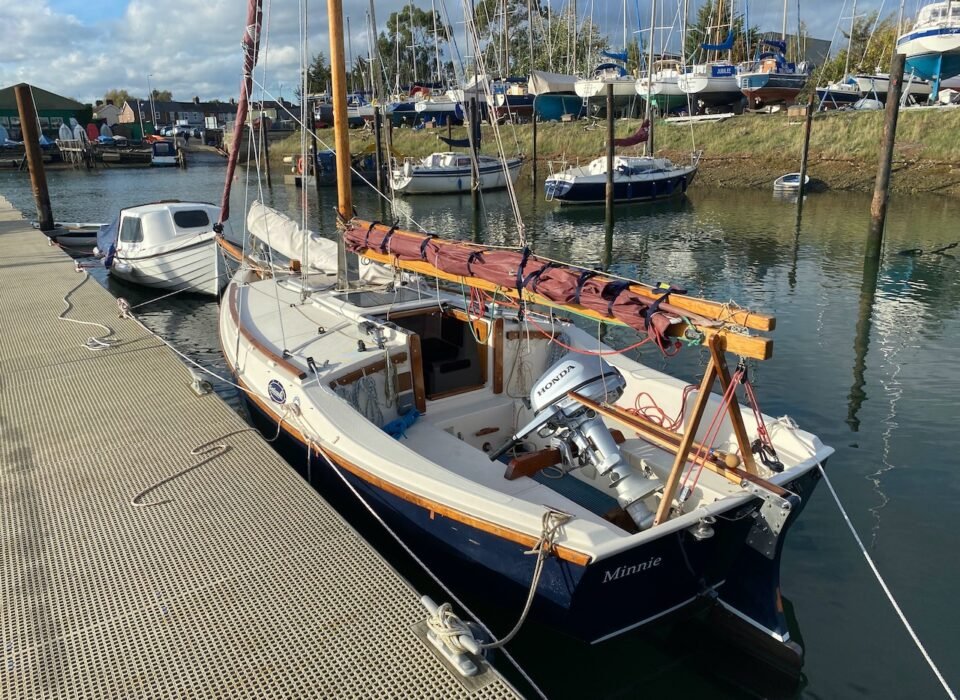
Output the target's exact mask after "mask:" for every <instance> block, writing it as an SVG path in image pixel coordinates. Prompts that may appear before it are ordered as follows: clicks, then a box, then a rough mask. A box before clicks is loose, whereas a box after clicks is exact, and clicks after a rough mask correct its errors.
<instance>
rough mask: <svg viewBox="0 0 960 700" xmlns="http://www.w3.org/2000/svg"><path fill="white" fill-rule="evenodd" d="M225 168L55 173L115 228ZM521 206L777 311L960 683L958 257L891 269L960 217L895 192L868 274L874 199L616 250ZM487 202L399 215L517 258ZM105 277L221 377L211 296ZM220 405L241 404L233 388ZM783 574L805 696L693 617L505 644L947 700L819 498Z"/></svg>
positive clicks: (820, 493) (502, 213)
mask: <svg viewBox="0 0 960 700" xmlns="http://www.w3.org/2000/svg"><path fill="white" fill-rule="evenodd" d="M223 174H224V169H223V167H222V164H221V163H218V162H216V161H213V162H210V163H208V164H196V165H194V167H191V168H190V169H188V170H186V171H156V170H100V171H95V172H90V173H86V172H54V173H49V174H48V180H49V183H50V189H51V194H52V196H51V199H52V203H53V208H54V214H55V216H56V218H57V219H59V220H64V221H76V220H103V221H105V220H108V219H110V218H111V217H112V216H114V215H115V214H116V212H117V210H118V209H119V208H120V207H121V206H128V205H132V204H139V203H142V202H145V201H151V200H156V199H171V198H180V199H192V198H193V199H203V200H207V201H214V202H219V198H220V192H221V190H222V186H223ZM246 178H247V174H246V172H245V171H242V170H241V171H239V174H238V179H237V183H236V188H235V192H234V196H233V200H232V202H233V204H232V206H233V210H234V212H235V215H234V219H235V221H234V226H235V233H236V232H237V231H239V225H240V222H241V220H242V213H243V212H244V210H245V202H246V201H248V199H250V198H252V197H253V196H255V190H254V189H251V190H249V191H245V187H244V185H245V182H246ZM279 179H280V178H279V174H278V173H275V181H276V180H279ZM0 193H2V194H3V195H4V196H6V197H7V198H8V199H10V200H11V201H12V202H13V204H14V205H15V206H18V207H19V208H21V209H23V210H24V211H26V212H28V216H31V217H32V215H33V212H34V211H35V210H34V208H33V204H32V201H31V199H30V197H31V195H30V187H29V181H28V179H27V177H26V176H25V175H23V174H18V173H0ZM519 194H520V203H521V209H522V213H523V217H524V220H525V222H526V238H527V240H528V241H529V242H531V243H533V244H534V245H535V247H536V250H537V252H538V253H541V254H544V255H548V256H551V257H557V258H563V259H566V260H570V261H572V262H575V263H579V264H582V265H600V264H602V263H603V262H604V261H605V258H606V257H607V256H609V259H610V260H611V261H612V262H611V269H612V270H613V271H615V272H617V273H620V274H624V275H629V276H633V277H638V278H640V279H642V280H645V281H648V282H659V281H664V282H668V281H669V282H673V283H674V284H677V285H680V286H684V287H686V288H687V289H689V290H690V292H691V293H695V294H702V295H705V296H708V297H712V298H715V299H718V300H721V301H728V300H729V301H731V302H734V303H739V304H741V305H743V306H748V307H751V308H755V309H758V310H763V311H767V312H771V313H774V314H776V316H777V330H776V332H775V333H774V338H775V351H774V357H773V359H771V360H769V361H767V362H764V363H761V364H756V365H754V367H753V369H752V371H753V374H752V378H753V381H754V383H755V385H756V386H757V389H758V393H759V396H760V401H761V404H762V407H763V409H764V411H765V412H767V413H769V414H771V415H775V416H781V415H789V416H791V417H792V418H793V419H795V420H796V421H797V422H798V423H800V424H801V425H802V426H803V427H804V428H805V429H807V430H810V431H811V432H814V433H816V434H818V435H819V436H820V437H821V438H822V440H823V441H824V442H826V443H828V444H830V445H832V446H834V447H835V448H836V450H837V453H836V455H835V456H834V457H833V458H832V459H831V460H830V463H829V465H828V470H829V474H830V477H831V479H832V480H833V483H834V484H835V486H836V488H837V491H838V492H839V494H840V496H841V498H842V499H843V502H844V504H845V506H846V508H847V511H848V513H849V515H850V518H851V520H852V521H853V523H854V525H855V526H856V527H857V529H858V530H859V532H860V534H861V537H862V538H863V540H864V543H865V544H866V545H867V547H868V548H869V551H870V555H871V556H872V557H873V558H874V560H875V561H876V563H877V565H878V567H879V569H880V571H881V572H882V573H883V575H884V576H885V577H886V580H887V582H888V584H889V586H890V588H891V590H892V591H893V592H894V594H895V595H896V596H897V598H898V600H899V602H900V604H901V606H902V608H903V610H904V612H905V613H906V615H907V616H908V617H909V619H910V620H911V621H912V623H913V625H914V627H915V629H916V631H917V633H918V634H919V636H920V638H921V639H922V640H923V641H924V642H925V644H926V645H927V648H928V650H929V651H930V653H931V654H932V656H933V658H934V659H935V660H936V661H937V662H938V663H939V664H940V667H941V669H942V670H943V671H944V672H945V673H946V676H947V679H948V680H949V681H951V682H952V684H953V685H954V686H957V685H960V670H958V669H960V645H958V644H957V643H956V632H957V630H958V629H960V611H958V608H957V606H955V605H954V604H953V601H952V596H951V591H952V589H953V588H954V586H955V582H956V581H957V580H958V579H960V558H958V557H957V556H956V555H955V552H956V550H955V549H954V548H955V547H956V544H957V537H956V534H955V532H956V531H955V530H954V522H953V515H954V513H955V512H956V503H957V500H958V497H960V477H958V468H960V465H958V457H957V455H958V454H960V431H958V430H957V429H956V426H957V423H958V420H960V407H958V402H957V398H956V397H957V395H958V391H960V368H958V365H957V363H956V362H955V360H956V358H957V356H958V353H957V350H956V347H957V345H958V343H960V322H958V318H957V316H958V313H957V309H958V301H960V277H958V274H957V273H958V272H960V259H957V258H955V257H953V256H952V255H949V254H947V255H920V256H902V255H898V254H897V251H900V250H902V249H907V248H922V249H925V250H930V249H934V248H937V247H939V246H943V245H945V244H947V243H950V242H952V241H954V240H957V239H958V238H960V228H958V227H957V225H956V222H957V221H958V220H960V204H958V203H956V202H954V201H951V200H948V199H941V198H932V197H901V198H894V199H893V200H892V202H891V205H890V218H889V221H888V225H887V234H886V241H885V252H884V257H883V259H882V261H881V263H880V265H879V268H878V269H875V270H872V269H870V267H869V266H868V267H867V268H866V269H865V266H864V261H863V254H864V244H865V238H866V229H867V223H868V219H869V198H868V197H867V196H864V195H859V194H849V193H823V194H816V195H811V196H809V197H808V198H807V200H806V202H805V204H804V207H803V215H802V218H798V217H797V210H796V206H795V205H794V204H793V203H791V202H789V201H783V200H776V199H774V198H773V196H772V195H771V194H770V193H768V192H766V191H759V190H751V191H736V190H707V189H703V188H698V187H696V186H695V187H694V188H693V189H692V190H691V192H690V194H689V197H688V198H686V199H683V200H679V201H675V202H670V203H666V204H658V205H653V206H651V205H636V206H631V207H625V208H621V209H619V210H618V213H617V214H618V215H617V222H616V225H615V230H614V236H613V239H612V243H611V246H610V250H609V251H606V250H605V236H604V226H603V211H602V209H569V210H568V209H560V208H559V207H558V206H557V205H555V204H551V203H547V202H544V201H543V200H542V198H541V197H540V196H538V193H536V192H534V191H532V190H531V188H530V187H529V185H523V186H521V187H520V193H519ZM297 195H298V191H297V190H295V189H294V188H292V187H284V186H282V185H278V186H275V187H274V189H273V192H272V193H271V192H268V193H266V197H267V199H268V200H269V201H271V202H272V203H274V204H275V205H276V206H278V207H280V208H282V209H285V210H287V211H288V212H289V213H290V214H291V215H293V216H299V213H298V212H299V211H300V210H301V208H302V203H301V202H300V201H299V200H298V198H297ZM355 200H356V201H355V206H356V207H357V209H358V210H359V211H360V212H361V213H362V214H363V215H365V216H367V217H370V218H381V219H383V220H392V219H393V216H391V215H390V214H389V212H388V211H387V210H386V209H381V207H380V204H379V203H378V201H377V200H376V199H375V198H374V197H372V196H371V195H369V194H366V193H364V192H357V194H356V196H355ZM334 206H335V192H334V191H333V190H330V191H327V192H324V193H323V194H322V196H321V197H320V198H319V199H318V198H317V197H316V195H315V194H313V193H312V192H311V193H310V197H309V202H308V209H309V211H310V214H311V219H312V220H313V221H314V222H315V223H314V224H313V226H314V228H316V229H317V230H327V231H330V230H332V228H331V227H332V226H333V207H334ZM483 206H484V211H483V212H482V213H481V214H478V215H475V214H474V212H473V211H472V208H471V204H470V199H469V198H468V197H436V196H434V197H427V198H422V199H410V200H408V201H406V202H404V203H403V204H402V206H399V207H398V208H397V213H396V214H395V216H398V217H400V218H401V220H405V219H407V218H412V219H414V220H416V221H418V222H420V223H421V224H423V225H424V226H425V227H427V228H428V229H431V230H436V231H438V232H441V233H443V234H444V235H447V236H454V237H461V238H474V239H477V240H481V241H486V242H491V243H497V244H500V243H508V244H513V243H516V242H517V241H518V232H517V227H516V225H515V222H514V221H513V217H512V215H511V213H510V208H509V205H508V200H507V198H506V195H505V194H502V193H499V194H487V195H485V196H484V197H483ZM958 250H960V249H958ZM97 275H98V277H99V278H100V279H101V281H104V280H103V275H102V274H99V273H97ZM105 283H108V286H109V288H110V290H111V291H112V292H114V293H115V294H119V295H124V296H126V297H127V298H128V299H129V300H130V301H131V303H134V304H143V303H146V305H144V306H142V307H140V308H139V309H138V312H139V313H140V314H141V317H142V318H143V319H144V321H145V322H146V323H148V324H149V325H150V326H151V327H152V328H154V329H155V330H156V331H157V332H158V333H160V334H162V335H163V336H164V337H166V338H168V339H169V340H170V341H171V342H173V343H174V344H175V345H176V346H177V347H178V348H180V349H181V350H182V351H183V352H185V353H187V354H188V355H190V356H191V357H193V358H195V359H196V360H198V361H200V362H202V363H204V364H205V365H209V366H211V367H213V368H215V369H218V370H220V371H222V370H223V361H222V358H221V357H220V353H219V345H218V340H217V337H216V322H215V319H216V314H217V310H216V306H215V304H214V303H213V302H208V301H203V300H199V299H193V298H187V297H184V296H179V297H173V298H170V299H166V300H161V301H156V302H152V303H149V302H150V301H151V299H153V298H155V297H156V296H157V294H156V293H155V292H150V291H141V290H138V289H136V288H133V287H129V286H125V285H121V284H119V283H117V282H115V281H112V280H110V281H109V282H106V281H105ZM615 334H616V332H614V335H615ZM624 338H625V339H626V336H624ZM643 358H644V360H645V361H646V362H649V363H651V364H652V365H654V366H657V367H663V368H665V369H667V370H668V371H670V372H671V373H673V374H676V375H678V376H681V377H684V378H686V379H688V380H691V381H694V380H696V378H697V375H698V372H699V371H700V370H701V369H702V367H703V366H704V365H705V362H706V359H705V353H704V352H703V351H698V350H693V351H687V352H684V353H681V355H680V356H679V357H677V358H674V359H664V358H662V357H660V356H658V355H655V354H654V353H653V352H646V351H645V352H643ZM218 390H219V391H220V392H221V394H222V395H224V396H225V398H227V399H228V400H231V401H233V402H234V403H235V404H236V396H235V394H234V393H233V392H232V391H231V389H230V387H229V386H228V385H224V384H221V385H219V386H218ZM345 507H346V508H347V510H352V509H350V507H349V506H345ZM364 531H365V532H366V533H367V534H368V535H369V536H371V537H373V538H374V539H375V540H376V543H377V546H378V547H380V548H381V549H382V550H383V551H385V552H386V553H387V556H388V557H389V558H390V559H391V561H392V562H393V563H394V565H395V566H397V567H398V568H399V569H400V570H401V571H402V572H403V573H404V574H405V575H407V576H408V577H410V578H411V579H412V580H413V581H414V583H415V584H416V585H417V587H418V588H420V589H421V590H431V585H430V584H429V582H428V581H426V580H425V579H424V578H423V577H422V576H421V575H420V574H419V573H418V572H417V571H416V567H415V566H413V565H412V564H410V562H409V561H407V560H406V559H404V557H403V556H402V554H401V553H399V552H397V551H396V550H395V548H393V547H391V546H390V544H389V542H388V541H386V540H385V538H382V536H381V535H378V534H377V533H375V532H373V531H368V530H367V529H365V530H364ZM782 574H783V592H784V595H785V596H786V597H787V598H788V599H789V602H790V603H791V604H792V606H793V611H794V614H795V617H796V622H797V626H798V632H799V635H800V636H801V637H802V639H803V641H804V644H805V647H806V664H805V667H804V678H803V679H802V681H801V683H800V684H799V685H791V684H786V683H783V682H781V681H780V680H779V679H777V678H776V677H773V678H768V677H767V674H765V673H761V669H760V668H759V667H757V666H756V665H755V664H754V663H752V662H751V661H750V660H749V659H746V658H745V657H743V656H742V655H739V654H737V653H735V652H728V651H725V650H724V649H723V643H722V641H720V642H717V641H715V640H712V639H709V638H705V637H704V636H703V633H704V630H703V629H702V628H701V627H696V626H694V627H689V626H687V625H686V624H682V625H676V626H664V627H662V628H658V629H654V630H648V631H641V632H639V633H637V634H633V635H629V636H627V637H625V638H623V639H620V640H617V641H615V642H612V643H610V644H606V645H602V646H600V647H587V646H585V645H582V644H578V643H576V642H573V641H570V640H567V639H563V638H562V637H558V636H557V635H556V634H555V633H554V632H551V631H549V630H544V629H541V628H537V627H536V626H533V625H531V626H529V627H528V628H527V629H525V630H524V632H523V633H522V634H521V635H520V637H519V638H518V639H517V641H516V642H514V643H513V644H512V645H511V650H512V651H513V652H514V653H515V655H516V656H517V657H518V658H519V659H520V660H521V662H522V663H523V665H524V666H525V667H527V669H528V670H529V671H530V672H531V673H532V674H533V676H534V677H535V678H536V679H537V681H538V682H539V683H540V684H541V685H542V687H543V688H544V689H545V690H546V691H547V693H548V694H549V695H551V696H553V697H635V696H638V695H640V694H641V693H644V694H647V693H651V692H667V693H671V694H672V695H673V696H679V697H729V698H743V697H804V698H841V697H842V698H850V697H861V696H862V697H885V698H886V697H891V698H893V697H938V696H940V695H942V691H941V690H940V689H939V686H938V684H937V683H936V681H935V679H934V678H933V676H932V674H931V673H930V672H929V670H928V669H927V667H926V665H925V664H924V662H923V660H922V658H921V656H920V654H919V653H918V651H917V650H916V648H915V647H914V646H913V644H912V642H911V640H910V639H909V637H908V636H907V634H906V632H905V631H904V630H903V628H902V627H901V625H900V623H899V621H898V620H897V618H896V616H895V614H894V613H893V611H892V610H891V608H890V606H889V604H888V603H887V602H886V600H885V598H884V597H883V594H882V592H881V590H880V588H879V586H878V585H877V583H876V581H875V580H874V579H873V577H872V574H871V573H870V571H869V569H868V568H867V566H866V563H865V561H864V559H863V557H862V555H861V554H860V553H859V551H858V549H857V547H856V545H855V543H854V541H853V539H852V538H851V536H850V534H849V532H848V531H847V530H846V527H845V525H844V522H843V520H842V518H841V517H840V515H839V513H838V511H837V508H836V506H835V504H834V503H833V501H832V499H831V497H830V494H829V492H828V491H827V489H826V488H824V486H823V485H821V486H820V487H819V488H818V490H817V491H816V492H815V494H814V495H813V497H812V499H811V501H810V503H809V504H808V505H807V507H806V510H805V511H804V514H803V517H802V518H801V519H800V521H799V522H798V523H797V524H796V526H795V527H794V528H793V530H792V531H791V532H790V536H789V538H788V540H787V544H786V548H785V551H784V557H783V568H782ZM472 602H474V603H475V604H477V605H478V608H479V609H480V610H482V611H483V615H484V617H485V618H487V620H488V622H490V623H492V624H493V625H494V627H495V628H496V629H497V630H504V629H507V628H508V627H510V626H511V625H512V622H513V617H514V615H515V614H517V613H518V612H519V611H513V610H506V611H504V610H500V609H499V608H498V607H497V606H496V604H495V601H493V600H489V599H487V600H482V599H481V600H474V601H472Z"/></svg>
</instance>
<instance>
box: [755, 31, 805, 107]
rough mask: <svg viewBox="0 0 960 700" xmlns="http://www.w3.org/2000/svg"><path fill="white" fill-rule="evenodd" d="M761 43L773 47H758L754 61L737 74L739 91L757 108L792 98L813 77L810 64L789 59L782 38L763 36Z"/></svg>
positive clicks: (787, 101)
mask: <svg viewBox="0 0 960 700" xmlns="http://www.w3.org/2000/svg"><path fill="white" fill-rule="evenodd" d="M762 45H763V46H764V47H765V48H767V49H770V50H768V51H759V52H758V53H757V56H756V58H755V59H754V61H753V63H752V64H751V65H750V66H749V67H747V69H746V70H741V71H740V73H739V74H738V75H737V84H738V85H739V86H740V91H741V92H742V93H743V94H744V95H746V97H747V99H748V100H749V101H750V105H751V106H752V107H755V108H756V107H763V106H766V105H771V104H778V103H781V104H786V103H791V102H793V101H794V100H795V99H796V98H797V95H799V94H800V91H801V90H803V86H804V85H806V83H807V80H808V79H809V78H810V67H809V65H808V64H806V63H803V62H801V63H799V64H797V63H792V62H789V61H787V55H786V52H787V43H786V41H785V40H783V39H780V40H777V39H764V40H763V41H762Z"/></svg>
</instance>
